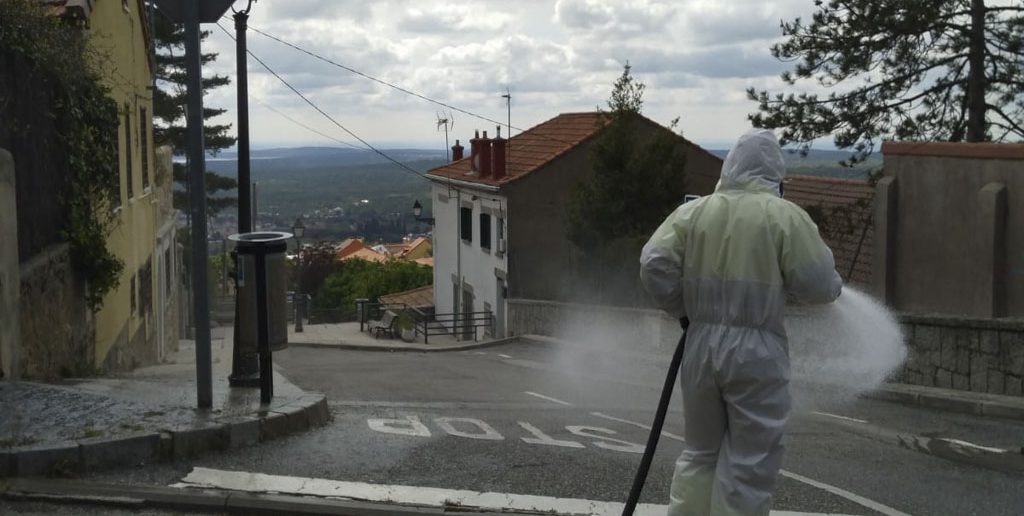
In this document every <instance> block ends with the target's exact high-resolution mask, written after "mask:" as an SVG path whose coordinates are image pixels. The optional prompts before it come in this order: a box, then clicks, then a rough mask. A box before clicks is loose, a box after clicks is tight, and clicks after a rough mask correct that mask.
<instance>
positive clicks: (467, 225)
mask: <svg viewBox="0 0 1024 516" xmlns="http://www.w3.org/2000/svg"><path fill="white" fill-rule="evenodd" d="M461 210H462V212H461V213H462V221H461V226H462V227H461V228H460V232H461V234H462V239H463V240H465V241H466V242H467V243H468V242H472V241H473V208H461Z"/></svg>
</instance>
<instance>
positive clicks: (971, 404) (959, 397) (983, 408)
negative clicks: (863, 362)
mask: <svg viewBox="0 0 1024 516" xmlns="http://www.w3.org/2000/svg"><path fill="white" fill-rule="evenodd" d="M864 396H865V397H867V398H872V399H876V400H881V401H891V402H896V403H904V404H908V405H918V406H922V407H928V408H933V409H938V410H946V411H949V412H958V413H961V414H972V415H976V416H986V417H998V418H1003V419H1013V420H1018V421H1024V398H1018V397H1015V396H997V395H994V394H980V393H970V392H959V391H951V390H949V389H940V388H936V387H924V386H919V385H905V384H891V383H890V384H884V385H882V386H881V387H879V388H878V389H877V390H875V391H871V392H868V393H866V394H864Z"/></svg>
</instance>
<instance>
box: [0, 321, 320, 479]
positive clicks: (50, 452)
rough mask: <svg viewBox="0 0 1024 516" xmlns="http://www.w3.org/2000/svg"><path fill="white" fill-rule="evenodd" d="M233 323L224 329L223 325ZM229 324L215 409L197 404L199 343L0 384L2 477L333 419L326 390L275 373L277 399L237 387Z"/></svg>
mask: <svg viewBox="0 0 1024 516" xmlns="http://www.w3.org/2000/svg"><path fill="white" fill-rule="evenodd" d="M224 330H226V331H224ZM230 336H231V334H230V328H227V329H223V330H215V334H214V339H213V342H212V355H213V407H212V409H211V410H208V411H200V410H198V409H197V398H196V370H195V346H194V343H193V342H192V341H181V345H180V348H181V349H180V350H179V351H178V352H177V353H174V354H173V355H172V356H169V357H167V358H166V359H165V361H164V363H162V364H159V365H155V366H150V367H144V368H139V369H137V370H135V371H132V372H130V373H124V374H120V375H116V376H112V377H103V378H85V379H70V380H66V381H63V382H61V383H59V384H43V383H34V382H5V383H0V414H2V415H3V416H2V417H0V477H4V476H35V475H53V474H58V475H60V474H71V473H81V472H87V471H92V470H99V469H104V468H111V467H119V466H128V465H139V464H147V463H153V462H158V461H167V460H176V459H180V458H184V457H191V456H195V455H198V454H200V453H203V452H206V451H209V450H223V449H228V448H235V447H240V446H247V445H252V444H256V443H258V442H261V441H266V440H269V439H273V438H276V437H279V436H282V435H286V434H289V433H292V432H299V431H303V430H307V429H309V428H311V427H316V426H319V425H322V424H324V423H326V422H327V420H328V419H329V417H330V415H329V412H328V410H327V402H326V399H325V397H324V395H323V394H319V393H309V392H305V391H303V390H302V389H300V388H299V387H296V386H295V385H293V384H292V383H291V382H289V381H288V380H287V379H286V378H285V377H283V376H281V375H280V374H278V373H276V372H275V373H274V399H273V401H272V402H271V403H270V404H269V405H267V406H262V405H261V404H260V399H259V398H260V393H259V388H231V387H229V386H228V381H227V376H228V374H229V373H230V370H231V338H230Z"/></svg>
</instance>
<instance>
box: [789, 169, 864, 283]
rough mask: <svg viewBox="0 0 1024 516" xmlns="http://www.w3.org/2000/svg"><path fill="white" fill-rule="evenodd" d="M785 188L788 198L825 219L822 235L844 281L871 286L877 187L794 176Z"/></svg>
mask: <svg viewBox="0 0 1024 516" xmlns="http://www.w3.org/2000/svg"><path fill="white" fill-rule="evenodd" d="M785 185H786V199H788V200H790V201H792V202H794V203H796V204H797V205H799V206H800V207H801V208H803V209H805V210H807V211H808V212H809V213H812V215H814V216H816V217H823V219H824V220H823V221H822V223H820V224H819V229H820V230H821V236H822V238H823V239H824V240H825V243H826V244H828V246H829V247H830V248H832V253H833V255H834V256H835V260H836V270H838V271H839V274H840V275H841V276H842V277H843V280H845V281H846V282H848V283H850V282H852V283H860V284H862V285H868V284H870V283H871V253H872V239H873V237H874V231H873V228H872V224H871V216H872V205H873V200H874V195H875V190H874V188H873V187H872V186H871V185H870V184H869V183H868V182H867V181H856V180H849V179H833V178H826V177H817V176H790V177H788V178H786V182H785Z"/></svg>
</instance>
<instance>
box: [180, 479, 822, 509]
mask: <svg viewBox="0 0 1024 516" xmlns="http://www.w3.org/2000/svg"><path fill="white" fill-rule="evenodd" d="M171 487H176V488H182V489H184V488H200V489H228V490H233V491H245V492H251V493H271V492H272V493H282V494H290V495H305V496H320V497H335V498H346V499H349V500H359V501H367V502H386V503H391V504H401V505H412V506H420V507H459V508H460V509H467V508H470V509H473V510H480V511H500V510H503V509H505V510H512V511H533V512H539V513H540V512H551V513H557V514H591V515H595V516H618V515H619V514H621V513H622V506H623V504H622V503H620V502H604V501H598V500H584V499H582V498H555V497H551V496H534V495H523V494H514V493H494V492H479V491H468V490H463V489H441V488H436V487H415V486H403V485H385V484H369V483H365V482H347V481H343V480H327V479H320V478H307V477H289V476H284V475H267V474H264V473H249V472H245V471H224V470H216V469H209V468H192V472H190V473H189V474H188V475H187V476H186V477H185V478H184V479H182V481H181V482H179V483H176V484H172V485H171ZM667 508H668V506H667V505H658V504H646V503H645V504H639V505H638V506H637V508H636V513H635V514H636V515H638V516H655V515H657V516H663V515H664V514H665V512H666V509H667ZM771 515H772V516H842V515H839V514H829V515H826V514H825V513H811V512H792V511H772V512H771Z"/></svg>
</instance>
